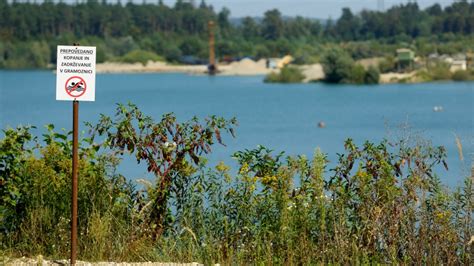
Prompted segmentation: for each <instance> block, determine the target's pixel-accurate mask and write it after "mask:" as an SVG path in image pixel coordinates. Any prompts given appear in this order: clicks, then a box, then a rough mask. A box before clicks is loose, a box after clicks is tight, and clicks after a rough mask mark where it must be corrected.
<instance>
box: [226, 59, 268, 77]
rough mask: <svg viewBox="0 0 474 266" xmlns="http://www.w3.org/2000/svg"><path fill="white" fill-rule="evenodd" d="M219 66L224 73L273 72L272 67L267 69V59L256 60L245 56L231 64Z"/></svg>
mask: <svg viewBox="0 0 474 266" xmlns="http://www.w3.org/2000/svg"><path fill="white" fill-rule="evenodd" d="M218 68H219V70H220V71H221V74H222V75H266V74H268V73H270V72H271V69H267V66H266V62H265V59H261V60H259V61H257V62H255V61H253V60H252V59H249V58H244V59H242V60H240V61H238V62H232V63H230V64H229V65H219V66H218Z"/></svg>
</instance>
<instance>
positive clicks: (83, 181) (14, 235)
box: [0, 105, 474, 265]
mask: <svg viewBox="0 0 474 266" xmlns="http://www.w3.org/2000/svg"><path fill="white" fill-rule="evenodd" d="M175 119H176V118H175V117H174V116H173V115H171V114H168V115H165V116H164V117H163V119H162V120H161V121H159V122H157V123H155V122H153V120H152V119H151V118H150V117H146V116H144V115H143V114H142V113H141V112H140V111H139V110H138V109H136V107H134V106H131V105H129V106H122V105H121V106H119V107H118V108H117V115H116V117H114V118H113V119H112V118H109V117H107V116H102V119H101V121H100V123H99V124H98V125H96V126H94V127H93V128H92V132H96V133H98V134H103V135H104V137H105V139H103V140H104V141H105V142H104V143H103V144H95V143H94V135H92V136H91V137H90V138H88V139H83V140H82V141H81V146H80V147H81V148H80V160H79V163H80V169H81V170H80V173H79V174H80V176H79V180H80V182H79V202H78V203H79V213H80V216H79V217H80V221H79V233H80V234H79V235H80V237H79V244H80V246H79V250H80V251H81V252H79V259H81V260H84V259H88V260H94V261H101V260H109V261H110V260H112V261H158V260H167V261H169V260H176V261H182V262H189V261H199V262H202V263H204V264H206V265H207V264H215V263H221V264H238V265H241V264H244V265H246V264H265V265H274V264H277V265H279V264H290V265H293V264H295V265H308V264H338V265H339V264H342V265H348V264H351V265H352V264H355V265H358V264H427V265H440V264H454V265H458V264H461V265H471V264H472V244H470V243H469V241H470V240H471V237H472V233H473V232H472V228H473V217H472V210H473V207H474V202H473V199H474V194H473V191H474V186H473V179H472V178H471V177H468V178H466V179H465V182H464V185H463V186H462V187H460V188H458V189H456V190H454V191H450V190H449V189H448V188H446V187H445V186H443V185H442V184H441V183H440V181H439V179H438V177H437V174H436V173H437V172H438V171H439V170H437V172H435V169H440V168H441V167H442V166H444V167H445V168H447V165H446V163H445V161H444V159H445V157H446V151H445V149H444V148H443V147H432V146H430V145H428V144H425V143H418V142H417V143H411V142H408V139H411V138H404V139H403V140H400V141H391V142H388V141H382V142H381V143H371V142H366V143H364V144H362V145H357V144H356V143H354V142H353V141H352V140H351V139H348V140H347V141H346V142H345V143H344V149H345V152H343V153H342V154H339V155H338V160H337V161H336V162H335V163H334V165H333V166H332V167H331V169H330V170H328V160H327V155H326V154H324V153H322V152H321V151H320V150H316V152H315V154H314V156H313V157H312V158H307V157H306V156H304V155H301V156H288V157H285V156H284V155H285V154H284V153H283V152H280V153H276V154H275V153H274V152H273V151H272V150H270V149H267V148H265V147H262V146H258V147H257V148H256V149H250V150H244V151H240V152H237V153H235V154H234V156H233V157H234V158H235V159H236V161H237V167H238V168H237V169H235V170H236V171H231V168H230V167H229V166H226V165H225V164H224V163H219V164H218V165H217V166H215V167H213V168H211V167H208V166H207V165H206V160H205V158H204V157H202V156H201V155H203V154H205V153H206V152H209V151H210V145H212V143H213V140H214V139H215V140H217V141H218V142H220V141H221V137H220V131H219V130H221V129H222V130H224V131H225V130H226V129H229V128H228V126H229V124H228V123H227V121H225V120H223V119H219V118H216V117H211V118H209V119H208V120H206V123H204V124H199V123H198V122H199V121H198V120H197V119H193V120H191V121H189V122H185V123H176V120H175ZM48 128H49V130H48V132H47V133H46V134H45V135H44V138H43V141H42V142H37V141H36V140H35V139H34V138H33V137H32V135H31V134H30V133H29V129H25V128H20V129H17V130H13V129H7V130H5V131H4V132H5V137H4V138H3V139H1V140H0V174H1V175H0V178H1V179H0V181H1V184H2V186H0V193H1V194H0V200H1V202H0V203H1V204H0V215H2V216H1V222H2V223H1V224H0V229H1V230H0V245H1V248H2V249H1V250H2V252H4V254H7V255H10V254H13V256H34V255H37V254H43V255H45V256H47V257H55V258H64V257H67V256H68V254H69V251H68V249H69V248H68V245H67V242H68V239H69V221H68V217H69V211H70V209H69V204H70V202H69V199H70V189H69V177H70V165H71V160H70V154H71V141H69V140H68V137H69V135H70V133H69V132H68V133H65V134H60V133H57V132H54V131H53V129H54V127H52V126H49V127H48ZM170 141H175V142H176V144H170V143H169V142H170ZM36 146H37V147H40V152H39V153H38V152H35V150H34V149H33V148H29V147H36ZM199 151H202V153H201V154H199V153H198V152H199ZM124 152H131V153H133V154H134V155H135V156H136V157H137V160H139V161H143V162H145V163H146V167H148V171H150V172H152V173H161V174H160V175H159V176H157V186H155V185H153V184H152V183H151V182H149V181H142V183H143V185H144V187H143V188H137V187H135V186H133V185H132V184H131V183H129V182H126V181H125V178H124V177H123V176H121V175H119V174H117V172H116V166H117V164H118V162H119V158H118V157H117V156H118V155H119V154H120V153H124ZM163 180H167V182H169V183H167V184H168V187H167V190H166V193H164V194H163V193H160V190H159V189H158V188H159V187H160V186H159V184H161V181H163ZM162 196H166V197H167V200H166V201H160V200H159V199H160V197H162ZM157 202H161V203H160V204H159V205H158V206H157V204H158V203H157ZM157 207H158V208H159V209H160V210H162V211H163V210H165V212H160V214H161V215H163V216H164V217H163V218H164V220H163V223H162V224H156V223H155V224H153V223H150V220H149V219H150V218H151V217H152V213H153V212H154V211H155V208H157ZM5 217H7V219H5ZM156 230H161V231H162V234H159V235H158V236H155V237H151V236H150V235H153V234H154V232H156Z"/></svg>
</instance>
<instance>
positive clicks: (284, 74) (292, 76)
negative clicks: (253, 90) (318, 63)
mask: <svg viewBox="0 0 474 266" xmlns="http://www.w3.org/2000/svg"><path fill="white" fill-rule="evenodd" d="M305 78H306V77H305V75H304V74H303V73H302V72H301V69H299V68H298V67H294V66H285V67H283V68H282V69H281V70H280V73H274V72H272V73H270V74H268V76H267V77H266V78H265V80H264V81H265V82H267V83H300V82H302V81H303V80H304V79H305Z"/></svg>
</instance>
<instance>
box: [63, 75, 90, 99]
mask: <svg viewBox="0 0 474 266" xmlns="http://www.w3.org/2000/svg"><path fill="white" fill-rule="evenodd" d="M65 88H66V93H67V94H68V95H69V96H71V97H73V98H79V97H81V96H82V95H84V93H86V89H87V84H86V81H85V80H84V79H83V78H81V77H79V76H73V77H70V78H69V79H68V80H67V81H66V85H65Z"/></svg>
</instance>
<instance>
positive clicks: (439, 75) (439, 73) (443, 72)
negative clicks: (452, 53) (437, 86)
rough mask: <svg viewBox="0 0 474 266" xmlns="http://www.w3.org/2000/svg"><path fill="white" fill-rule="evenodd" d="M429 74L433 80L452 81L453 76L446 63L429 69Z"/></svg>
mask: <svg viewBox="0 0 474 266" xmlns="http://www.w3.org/2000/svg"><path fill="white" fill-rule="evenodd" d="M428 73H429V75H430V77H431V79H432V80H451V76H452V73H451V71H450V70H449V65H448V64H445V63H439V64H437V65H435V66H431V67H429V68H428Z"/></svg>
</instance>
